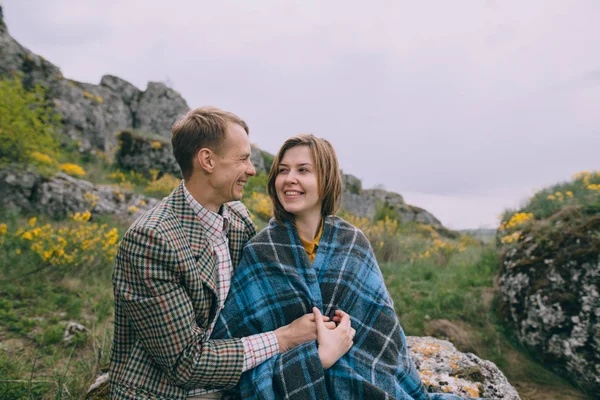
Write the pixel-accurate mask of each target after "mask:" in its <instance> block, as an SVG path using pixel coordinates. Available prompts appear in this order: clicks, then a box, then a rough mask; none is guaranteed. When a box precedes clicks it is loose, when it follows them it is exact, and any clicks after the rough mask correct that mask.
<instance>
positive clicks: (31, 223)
mask: <svg viewBox="0 0 600 400" xmlns="http://www.w3.org/2000/svg"><path fill="white" fill-rule="evenodd" d="M36 221H37V218H36V217H33V218H31V219H30V220H29V226H31V227H32V228H33V227H34V226H35V222H36Z"/></svg>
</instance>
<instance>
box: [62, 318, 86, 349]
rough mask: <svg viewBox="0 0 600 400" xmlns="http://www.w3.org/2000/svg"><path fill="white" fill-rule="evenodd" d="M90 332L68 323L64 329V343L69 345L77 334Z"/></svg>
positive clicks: (82, 327)
mask: <svg viewBox="0 0 600 400" xmlns="http://www.w3.org/2000/svg"><path fill="white" fill-rule="evenodd" d="M89 332H90V330H89V329H88V328H86V327H85V326H83V325H81V324H78V323H77V322H69V325H67V327H66V328H65V334H64V335H63V342H64V343H67V344H68V343H71V340H73V338H74V337H75V335H76V334H77V333H85V334H87V333H89Z"/></svg>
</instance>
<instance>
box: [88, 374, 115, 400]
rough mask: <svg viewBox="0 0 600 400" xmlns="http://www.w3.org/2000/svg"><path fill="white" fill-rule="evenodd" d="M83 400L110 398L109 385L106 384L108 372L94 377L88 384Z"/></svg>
mask: <svg viewBox="0 0 600 400" xmlns="http://www.w3.org/2000/svg"><path fill="white" fill-rule="evenodd" d="M84 399H85V400H104V399H106V400H108V399H110V386H109V384H108V372H107V373H104V374H102V375H100V376H99V377H98V378H96V381H95V382H94V383H93V384H91V385H90V387H89V388H88V391H87V393H86V395H85V397H84Z"/></svg>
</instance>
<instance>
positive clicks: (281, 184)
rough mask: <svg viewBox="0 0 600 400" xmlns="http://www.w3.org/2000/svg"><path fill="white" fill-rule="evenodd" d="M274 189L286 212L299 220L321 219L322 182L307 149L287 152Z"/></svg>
mask: <svg viewBox="0 0 600 400" xmlns="http://www.w3.org/2000/svg"><path fill="white" fill-rule="evenodd" d="M275 189H276V191H277V198H278V199H279V201H280V202H281V205H282V206H283V208H284V209H285V210H286V211H287V212H289V213H291V214H293V215H294V216H296V218H298V217H300V218H307V217H313V216H317V215H319V216H320V215H321V203H322V200H321V198H320V197H319V182H317V175H316V173H315V162H314V160H313V158H312V154H311V152H310V148H309V147H308V146H304V145H301V146H296V147H292V148H291V149H288V150H286V152H285V153H284V154H283V158H282V159H281V163H280V164H279V170H278V171H277V177H276V178H275Z"/></svg>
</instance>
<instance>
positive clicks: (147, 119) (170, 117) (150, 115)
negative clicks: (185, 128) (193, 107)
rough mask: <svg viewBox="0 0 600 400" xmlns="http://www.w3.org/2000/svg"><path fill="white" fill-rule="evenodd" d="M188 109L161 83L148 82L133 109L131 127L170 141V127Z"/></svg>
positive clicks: (183, 101) (183, 102)
mask: <svg viewBox="0 0 600 400" xmlns="http://www.w3.org/2000/svg"><path fill="white" fill-rule="evenodd" d="M187 110H189V107H188V105H187V103H186V102H185V100H184V99H183V97H181V95H180V94H179V93H177V92H176V91H174V90H173V89H171V88H169V87H167V86H166V85H165V84H164V83H161V82H149V83H148V87H147V88H146V91H145V92H143V93H141V95H140V97H139V99H138V101H137V106H136V108H135V116H136V117H135V121H134V125H133V127H134V128H135V129H139V130H140V131H143V132H150V133H156V134H158V135H161V136H163V137H165V138H167V139H169V140H170V139H171V126H172V125H173V123H174V122H175V121H176V120H177V118H179V117H181V116H182V115H183V114H184V113H185V112H186V111H187Z"/></svg>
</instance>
